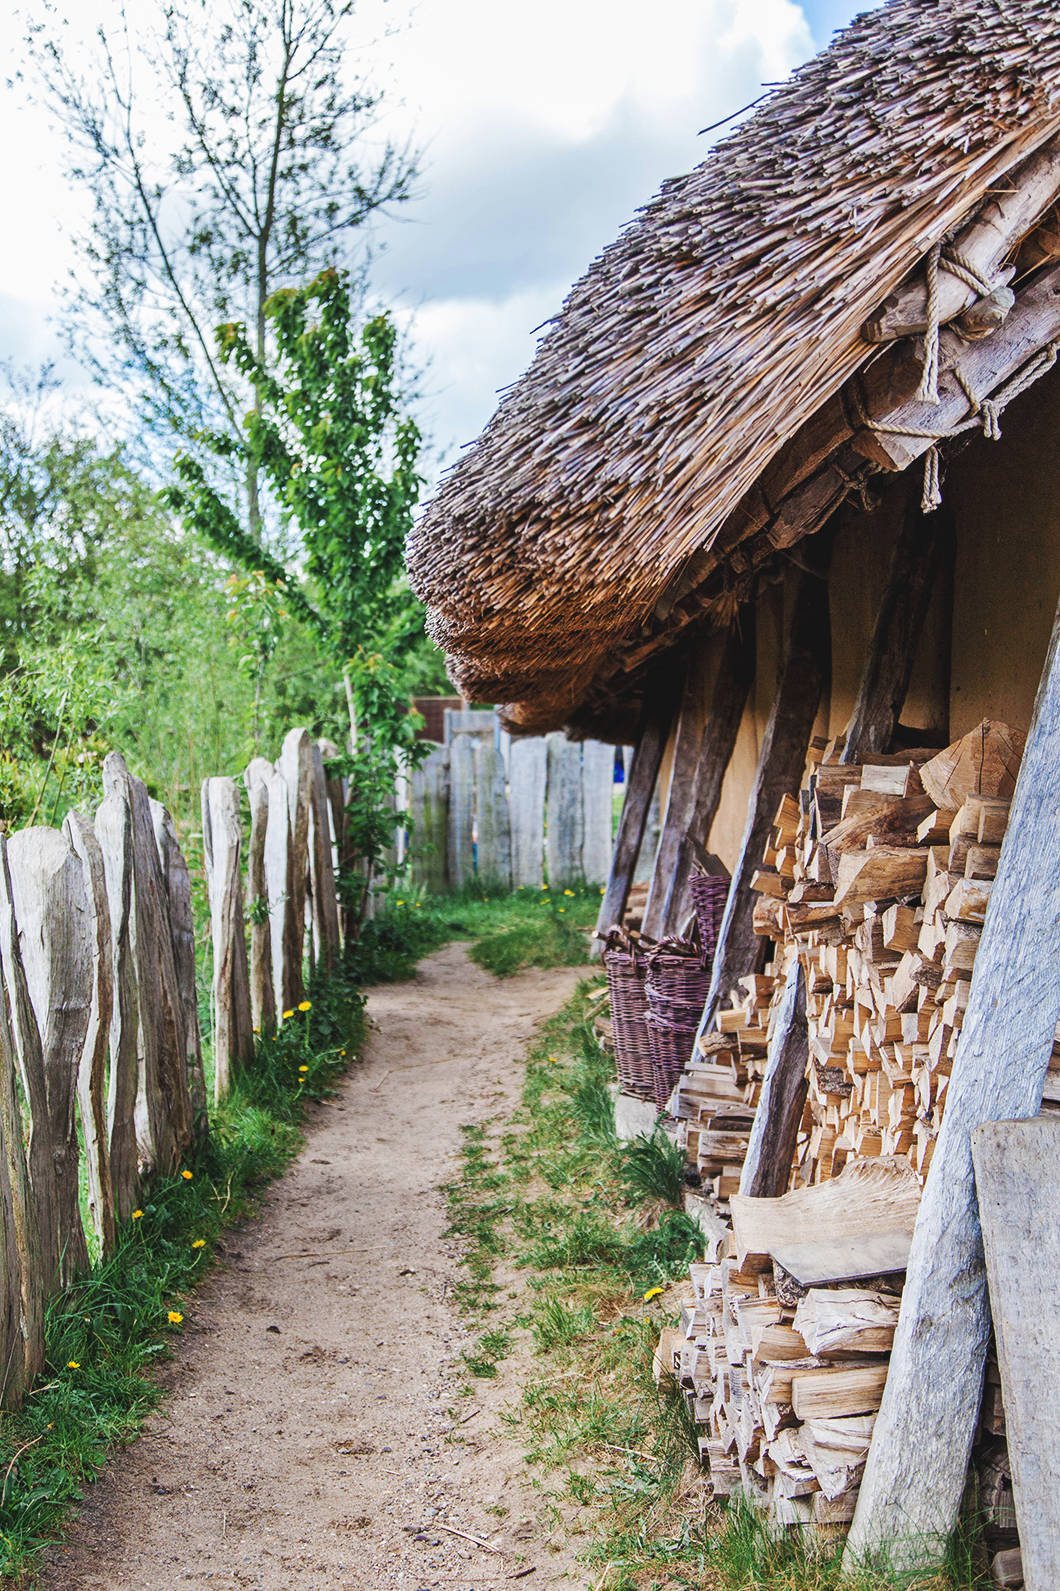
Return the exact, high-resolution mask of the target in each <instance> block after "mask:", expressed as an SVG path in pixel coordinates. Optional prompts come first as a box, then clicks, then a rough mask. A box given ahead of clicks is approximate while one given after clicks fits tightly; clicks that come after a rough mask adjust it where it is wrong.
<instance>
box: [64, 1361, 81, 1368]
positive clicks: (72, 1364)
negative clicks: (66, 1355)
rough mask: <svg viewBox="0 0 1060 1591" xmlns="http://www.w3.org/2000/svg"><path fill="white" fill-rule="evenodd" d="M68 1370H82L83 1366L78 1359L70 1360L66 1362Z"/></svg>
mask: <svg viewBox="0 0 1060 1591" xmlns="http://www.w3.org/2000/svg"><path fill="white" fill-rule="evenodd" d="M66 1368H67V1370H80V1368H81V1366H80V1364H79V1363H78V1362H77V1360H76V1359H68V1360H67V1361H66Z"/></svg>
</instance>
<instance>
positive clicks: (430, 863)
mask: <svg viewBox="0 0 1060 1591" xmlns="http://www.w3.org/2000/svg"><path fill="white" fill-rule="evenodd" d="M411 784H412V791H411V802H410V810H411V814H412V837H411V858H412V882H413V884H414V885H416V887H417V888H419V889H425V890H426V891H427V893H428V894H429V895H440V894H441V893H442V892H443V890H444V889H445V885H446V865H445V858H446V850H447V849H448V843H449V747H448V746H432V747H431V750H430V751H429V752H428V753H427V756H426V757H425V758H424V760H423V761H422V762H421V763H420V765H419V767H418V768H416V769H414V770H413V774H412V780H411Z"/></svg>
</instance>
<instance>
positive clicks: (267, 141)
mask: <svg viewBox="0 0 1060 1591" xmlns="http://www.w3.org/2000/svg"><path fill="white" fill-rule="evenodd" d="M353 9H354V0H208V3H204V0H171V3H161V4H157V5H156V7H155V9H154V12H153V16H150V13H149V12H148V9H147V6H146V4H145V0H140V4H139V5H138V6H137V11H136V22H135V24H131V23H130V21H129V19H128V17H127V15H126V13H125V11H124V9H122V10H121V11H120V13H119V21H118V24H117V26H116V27H115V28H113V29H108V28H107V27H106V26H100V27H99V28H98V29H97V31H96V34H95V45H94V48H93V49H92V50H91V52H90V53H89V54H88V55H86V54H85V52H84V51H81V50H79V49H75V48H72V47H70V46H68V45H64V43H63V42H62V39H61V37H60V35H59V33H58V31H57V29H56V28H55V27H54V26H53V23H54V21H55V13H54V11H52V10H50V9H49V12H48V15H47V18H46V19H45V20H44V21H41V22H38V23H36V24H35V25H34V26H33V28H32V31H31V35H30V55H31V61H32V64H33V66H34V68H35V73H36V77H37V80H38V82H39V84H40V87H41V92H42V96H43V97H44V98H45V100H46V102H47V103H48V104H49V105H50V106H51V108H52V110H53V111H54V112H55V113H56V114H57V116H58V117H59V119H60V121H61V123H62V125H63V126H64V127H65V129H66V131H67V133H68V134H69V138H70V149H71V159H70V166H69V175H70V176H71V178H72V179H73V180H74V181H76V182H78V183H79V184H81V185H83V186H84V187H85V188H86V189H87V190H88V193H89V194H90V196H91V199H92V218H91V222H90V225H89V228H88V230H87V232H86V233H85V234H84V235H83V236H82V237H81V238H80V239H78V243H79V248H80V253H81V259H82V268H81V269H80V270H79V271H78V272H76V273H75V279H74V283H73V286H72V287H71V290H70V295H69V299H68V310H69V315H68V324H69V327H70V330H71V335H72V339H73V341H74V343H75V345H76V346H77V348H78V351H79V352H80V353H81V355H82V357H84V358H86V359H87V360H88V362H89V364H90V366H91V367H92V368H93V370H94V372H95V374H96V376H97V377H98V378H99V379H100V380H101V381H103V382H105V383H106V382H113V381H114V380H115V379H116V378H117V379H118V380H121V381H122V382H123V383H125V384H126V385H130V384H131V386H132V387H133V389H134V390H135V392H136V394H137V401H138V405H139V410H140V414H141V418H142V421H143V422H145V423H146V425H147V426H148V427H149V429H150V430H152V431H154V432H156V433H157V432H159V431H161V432H162V433H163V434H169V435H172V434H173V433H176V434H177V435H178V436H180V437H182V438H183V439H185V441H187V442H191V443H192V444H194V439H195V437H196V436H197V434H198V433H200V432H201V431H203V430H207V429H208V430H211V431H213V432H217V431H220V432H221V433H227V434H229V435H230V436H231V437H232V438H233V440H235V439H236V438H237V437H238V435H239V433H240V430H241V421H242V411H243V410H244V409H245V408H246V407H247V401H248V399H249V401H251V402H255V403H256V398H255V397H254V396H253V395H250V394H246V393H241V391H240V389H239V387H238V385H237V378H236V376H235V373H234V372H233V371H232V370H231V369H229V368H226V367H225V366H224V365H223V364H222V362H221V361H220V360H219V358H218V357H217V353H216V348H215V342H214V328H215V327H216V326H217V325H218V323H220V322H225V321H241V322H244V323H246V324H248V325H249V326H251V327H254V328H255V330H256V338H257V350H258V355H259V360H260V359H261V358H262V357H263V356H264V353H265V336H266V317H265V303H266V300H267V299H268V298H269V296H270V294H271V293H273V292H275V291H276V290H277V289H278V288H280V287H287V286H292V285H296V284H300V283H302V282H303V281H304V280H305V279H306V278H307V277H309V276H312V275H315V274H316V273H317V272H319V271H320V270H321V269H322V268H324V267H325V266H328V265H331V264H344V265H346V266H350V265H353V266H355V267H358V266H359V267H360V268H361V269H362V270H363V268H364V266H365V262H366V258H367V255H366V252H365V250H364V247H363V244H364V235H363V230H362V229H363V228H364V226H365V223H366V222H367V221H368V220H369V219H370V218H371V217H372V216H373V215H374V214H375V213H376V212H377V211H380V210H383V209H384V208H385V207H388V206H391V205H396V204H399V203H401V202H402V201H404V200H406V199H408V198H409V197H410V195H411V191H412V186H413V183H414V181H415V177H416V171H417V168H416V158H415V155H414V153H412V152H411V151H410V149H409V148H408V146H405V147H403V148H401V147H396V146H395V145H393V144H392V143H390V142H388V141H387V142H382V143H377V144H376V145H375V146H374V147H373V146H372V143H371V134H372V129H373V127H374V125H375V122H376V113H377V111H378V108H379V105H380V101H381V95H380V94H379V93H378V92H377V91H376V90H375V89H373V88H372V87H371V86H370V85H369V84H368V83H367V82H366V81H365V80H364V79H363V78H362V77H360V76H358V75H356V74H354V73H352V72H351V71H350V70H349V59H348V58H349V54H350V33H349V27H350V23H351V19H352V16H353ZM148 17H150V20H144V19H145V18H148ZM170 127H171V128H172V129H173V135H172V136H171V137H170V138H169V139H168V141H167V129H169V128H170ZM358 234H360V236H358ZM358 245H360V249H359V251H358ZM246 494H247V518H248V529H249V530H250V533H251V534H252V535H253V536H254V538H255V540H260V537H261V508H260V505H259V497H258V478H257V471H256V469H254V468H251V469H250V470H249V472H248V475H247V480H246Z"/></svg>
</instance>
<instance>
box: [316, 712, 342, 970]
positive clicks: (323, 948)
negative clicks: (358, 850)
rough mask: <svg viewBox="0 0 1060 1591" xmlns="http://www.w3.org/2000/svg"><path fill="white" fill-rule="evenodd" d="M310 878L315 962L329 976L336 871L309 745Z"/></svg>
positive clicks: (319, 776) (319, 770)
mask: <svg viewBox="0 0 1060 1591" xmlns="http://www.w3.org/2000/svg"><path fill="white" fill-rule="evenodd" d="M309 756H310V774H311V777H310V786H309V797H310V808H309V816H310V833H311V839H312V844H311V846H310V851H309V874H310V879H311V882H312V890H313V936H314V940H315V943H316V952H317V962H318V964H320V963H322V964H323V966H324V967H325V969H326V970H327V971H328V972H331V971H332V969H333V968H334V967H335V965H336V964H337V962H338V958H339V949H340V946H339V898H338V895H337V894H336V893H335V868H334V864H333V862H332V859H331V824H330V821H329V819H328V784H327V780H326V778H325V777H324V758H323V755H322V753H321V750H320V747H319V746H318V745H317V744H316V743H315V742H311V743H310V747H309Z"/></svg>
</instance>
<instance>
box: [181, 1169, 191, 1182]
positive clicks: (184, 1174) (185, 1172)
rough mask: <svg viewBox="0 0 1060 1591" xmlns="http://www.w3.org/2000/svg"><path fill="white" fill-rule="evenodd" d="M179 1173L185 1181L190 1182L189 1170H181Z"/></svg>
mask: <svg viewBox="0 0 1060 1591" xmlns="http://www.w3.org/2000/svg"><path fill="white" fill-rule="evenodd" d="M180 1174H181V1176H182V1177H183V1178H184V1181H185V1182H190V1181H191V1172H190V1171H182V1172H181V1173H180Z"/></svg>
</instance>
